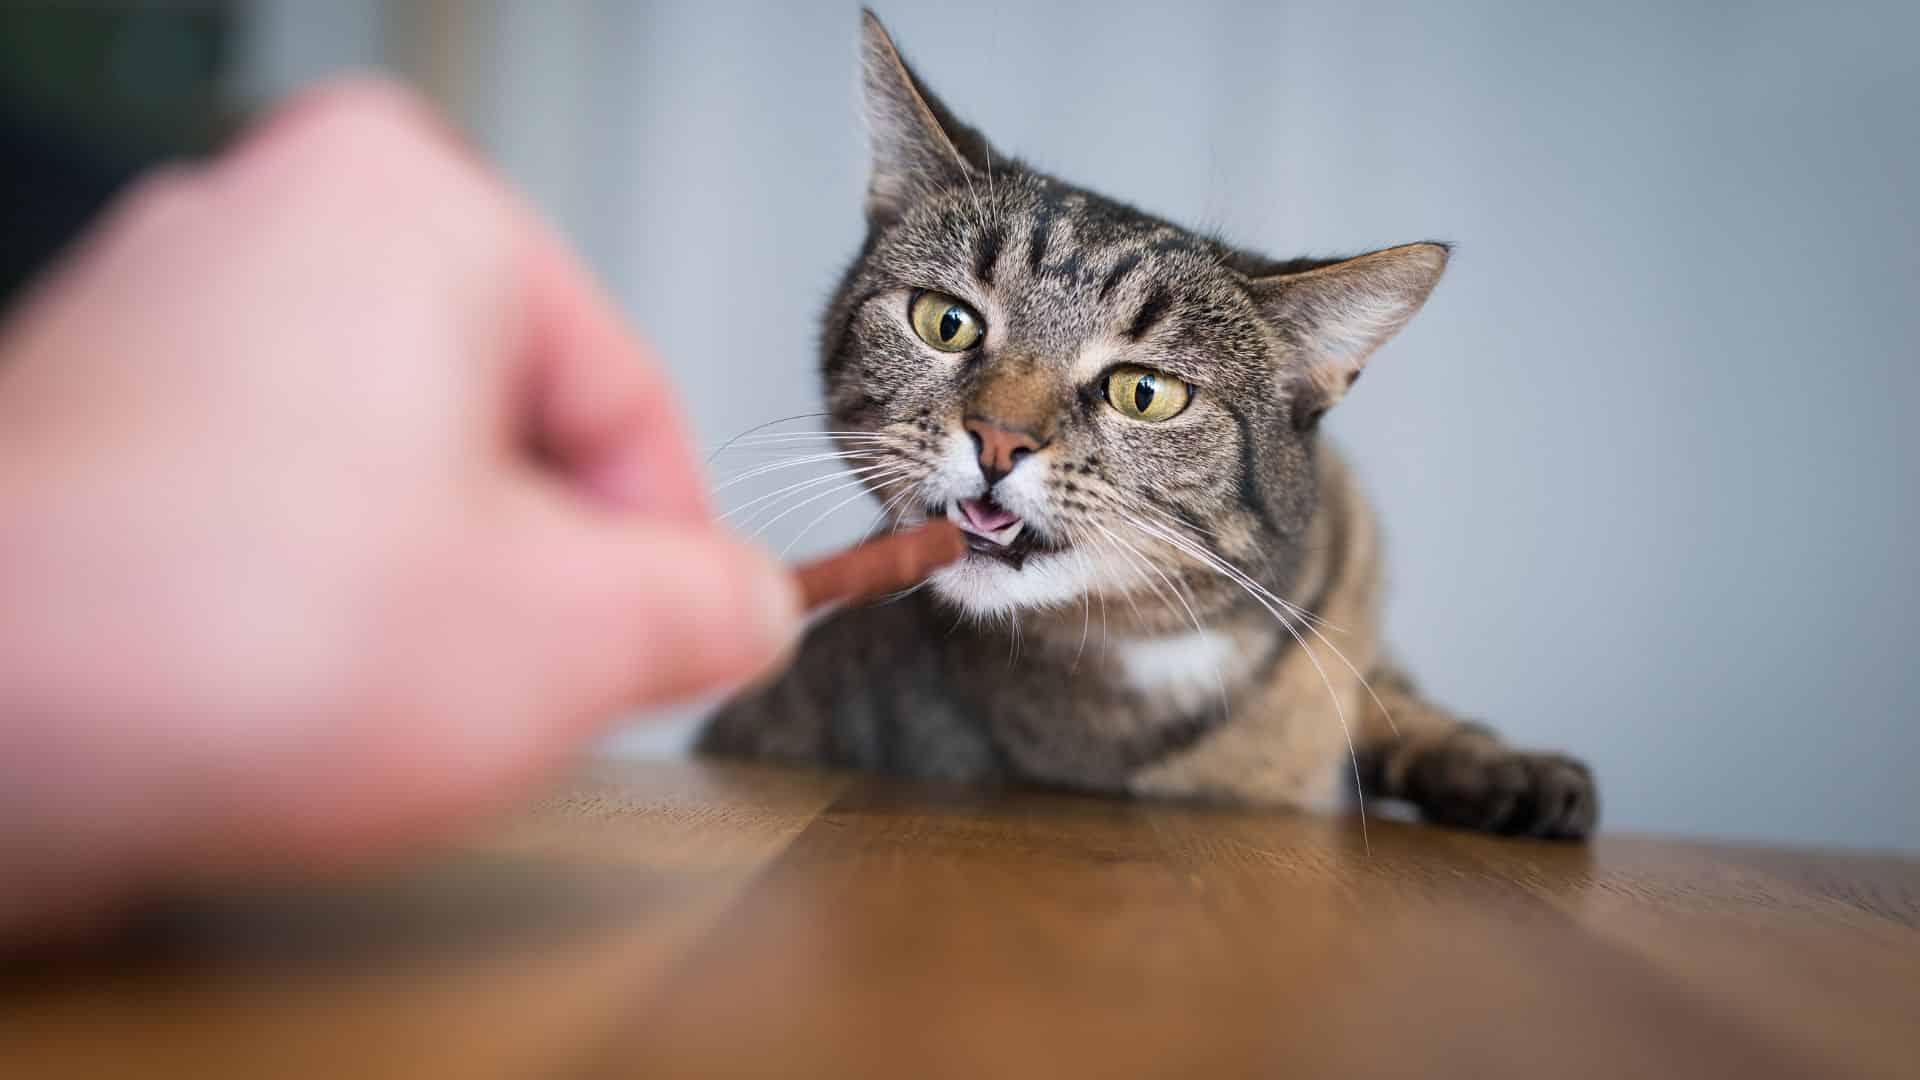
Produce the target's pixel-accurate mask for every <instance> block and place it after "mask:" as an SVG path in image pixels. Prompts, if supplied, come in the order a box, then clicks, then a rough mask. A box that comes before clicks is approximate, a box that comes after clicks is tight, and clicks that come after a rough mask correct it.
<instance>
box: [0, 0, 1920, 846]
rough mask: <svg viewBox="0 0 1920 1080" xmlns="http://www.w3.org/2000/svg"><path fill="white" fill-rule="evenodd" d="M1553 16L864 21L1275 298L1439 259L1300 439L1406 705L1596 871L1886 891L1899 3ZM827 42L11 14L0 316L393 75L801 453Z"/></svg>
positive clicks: (682, 352) (823, 205) (1904, 575)
mask: <svg viewBox="0 0 1920 1080" xmlns="http://www.w3.org/2000/svg"><path fill="white" fill-rule="evenodd" d="M1549 7H1553V8H1555V9H1559V8H1560V7H1561V6H1560V5H1527V4H1519V3H1505V4H1500V3H1484V4H1480V3H1455V4H1445V5H1435V4H1426V3H1419V2H1417V0H1411V2H1405V3H1333V2H1322V3H1232V2H1225V0H1220V2H1195V3H1188V4H1183V5H1180V6H1179V7H1178V8H1177V9H1176V8H1175V7H1173V6H1164V7H1154V6H1150V5H1105V6H1104V7H1103V9H1102V10H1101V11H1100V12H1099V14H1098V15H1097V16H1096V15H1094V14H1093V13H1091V12H1090V10H1089V9H1088V8H1087V7H1086V6H1085V5H1078V4H1068V3H1047V2H1022V3H1013V2H1011V0H1007V2H997V3H982V4H970V5H952V4H936V3H931V2H924V0H891V2H886V0H883V2H881V3H880V4H879V5H878V8H879V14H880V15H881V17H882V18H883V19H885V20H886V21H887V22H888V25H889V26H890V28H891V29H892V31H893V32H894V35H895V37H896V38H897V40H898V41H899V42H900V43H901V45H902V47H903V49H904V50H905V51H906V53H907V54H908V56H909V58H910V59H912V60H913V61H914V62H915V64H916V66H917V67H918V68H919V70H920V73H921V75H922V76H923V77H924V78H925V79H926V80H927V81H928V82H929V83H930V84H931V85H932V86H933V87H934V88H935V90H936V91H937V92H939V93H940V94H941V95H942V96H943V97H945V98H946V99H947V101H948V103H949V104H950V105H952V106H953V107H954V108H955V110H956V111H957V112H959V114H960V115H962V116H963V117H965V118H967V119H968V120H970V121H971V122H973V123H975V124H977V125H978V126H980V127H981V128H982V129H983V130H984V131H985V132H986V133H987V134H988V136H989V137H990V138H992V139H993V140H994V141H995V142H996V143H997V144H998V145H999V146H1000V147H1001V148H1002V149H1003V150H1005V151H1007V152H1010V153H1012V154H1015V155H1018V156H1021V157H1025V158H1027V159H1028V160H1030V161H1033V162H1035V163H1037V164H1038V165H1040V166H1041V167H1043V168H1046V169H1048V170H1050V171H1053V172H1056V173H1058V174H1059V175H1061V176H1063V177H1065V178H1067V179H1069V180H1073V181H1077V182H1081V183H1085V184H1088V185H1089V186H1092V187H1095V188H1097V189H1100V190H1102V191H1104V192H1106V193H1108V194H1111V195H1114V196H1117V197H1120V198H1122V199H1125V200H1128V201H1132V202H1136V203H1138V204H1140V205H1142V206H1143V207H1145V208H1147V209H1150V210H1153V211H1157V212H1161V213H1164V214H1167V215H1169V216H1171V217H1173V218H1175V219H1176V220H1181V221H1184V222H1187V223H1189V224H1197V225H1205V226H1210V227H1214V228H1217V229H1219V230H1220V231H1222V232H1223V233H1224V235H1225V236H1227V237H1228V238H1229V239H1231V240H1233V241H1235V242H1238V243H1241V244H1245V245H1247V246H1252V247H1257V248H1262V249H1265V250H1267V251H1269V252H1270V253H1273V254H1277V255H1292V254H1299V253H1335V252H1349V251H1359V250H1363V249H1368V248H1374V247H1381V246H1385V245H1389V244H1395V243H1402V242H1406V241H1411V240H1419V239H1430V238H1438V239H1447V240H1452V241H1454V242H1455V243H1456V244H1457V245H1458V248H1457V250H1456V257H1455V260H1454V262H1453V265H1452V268H1451V269H1450V271H1449V273H1448V276H1447V279H1446V280H1445V281H1444V282H1443V283H1442V284H1441V286H1440V288H1439V290H1438V292H1437V293H1436V294H1435V295H1434V297H1433V299H1432V301H1431V302H1430V303H1429V304H1428V306H1427V309H1426V310H1425V312H1424V313H1423V314H1422V315H1421V316H1420V317H1419V318H1418V319H1416V320H1415V321H1414V322H1413V324H1412V325H1411V326H1410V327H1409V329H1408V330H1407V331H1406V332H1405V333H1404V334H1403V335H1402V336H1401V338H1400V339H1399V340H1398V341H1396V342H1395V343H1394V344H1392V345H1390V346H1389V347H1388V348H1387V349H1386V350H1384V351H1383V352H1382V353H1381V354H1380V355H1379V356H1378V357H1376V358H1375V360H1374V362H1373V369H1374V373H1373V376H1372V377H1371V378H1369V379H1367V380H1366V381H1365V382H1364V383H1363V384H1362V385H1361V388H1360V389H1359V390H1358V392H1357V393H1356V394H1355V395H1354V396H1353V397H1351V398H1350V399H1349V400H1348V401H1347V402H1346V403H1345V404H1344V405H1342V407H1341V408H1340V409H1339V410H1337V411H1336V413H1335V414H1334V418H1333V420H1332V422H1331V429H1332V432H1333V434H1334V436H1335V437H1336V438H1337V439H1338V440H1339V441H1340V442H1342V443H1343V444H1344V445H1345V447H1346V448H1347V449H1348V450H1349V452H1350V453H1351V455H1352V456H1353V457H1354V458H1355V459H1356V460H1357V463H1358V466H1359V468H1360V471H1361V474H1362V476H1363V478H1364V480H1365V482H1366V484H1367V486H1368V487H1369V488H1370V489H1371V490H1372V492H1373V494H1374V495H1375V497H1376V498H1377V500H1378V502H1379V504H1380V506H1381V508H1382V510H1383V512H1384V514H1385V519H1386V523H1387V527H1388V530H1389V542H1390V544H1391V548H1392V567H1393V572H1394V577H1395V581H1396V585H1395V591H1394V593H1393V601H1392V608H1391V625H1392V627H1393V632H1394V640H1395V641H1396V642H1397V644H1398V646H1399V647H1400V649H1401V650H1402V651H1403V652H1404V654H1405V656H1406V658H1407V659H1408V660H1409V661H1410V663H1411V664H1412V666H1413V668H1414V670H1415V671H1416V672H1418V673H1419V675H1420V676H1421V677H1422V678H1423V679H1424V680H1425V681H1426V683H1427V684H1428V685H1429V686H1430V688H1431V689H1432V690H1433V691H1434V693H1435V694H1436V695H1437V696H1438V697H1439V698H1440V699H1441V700H1443V701H1447V702H1450V703H1453V704H1456V705H1458V706H1459V707H1461V708H1462V709H1463V710H1465V711H1467V712H1470V713H1473V714H1477V715H1479V716H1483V717H1485V718H1487V719H1489V720H1491V721H1492V722H1493V723H1495V724H1496V725H1497V726H1499V727H1500V728H1502V729H1503V730H1504V731H1506V732H1508V733H1509V734H1510V735H1511V736H1512V737H1513V738H1514V739H1515V740H1516V741H1519V742H1523V743H1532V744H1539V745H1542V746H1550V747H1556V748H1564V749H1568V750H1571V751H1573V752H1575V753H1578V754H1579V755H1581V756H1583V757H1585V758H1587V759H1588V760H1590V761H1591V762H1592V763H1593V764H1594V765H1595V767H1596V768H1597V769H1598V771H1599V773H1600V776H1601V782H1602V789H1603V794H1604V798H1605V802H1606V810H1605V815H1604V816H1605V822H1604V823H1605V824H1606V825H1607V826H1609V827H1612V828H1625V829H1653V830H1661V831H1667V832H1679V833H1689V834H1699V835H1712V836H1722V837H1744V838H1755V839H1764V840H1769V841H1775V842H1789V843H1794V842H1799V843H1822V844H1846V845H1856V846H1874V847H1894V848H1904V849H1908V850H1920V797H1916V794H1915V792H1916V784H1915V775H1916V770H1917V769H1920V724H1917V723H1916V720H1917V719H1920V663H1916V661H1915V659H1914V658H1913V657H1912V656H1911V653H1912V651H1913V649H1914V647H1915V645H1916V643H1917V642H1920V615H1917V614H1916V611H1917V610H1920V589H1916V585H1915V581H1916V574H1915V563H1914V559H1913V557H1912V556H1911V555H1910V554H1909V549H1908V548H1907V546H1906V545H1907V543H1909V542H1911V539H1912V538H1913V537H1914V536H1915V534H1916V525H1920V520H1917V519H1920V499H1916V496H1915V492H1914V487H1915V465H1916V463H1917V462H1916V455H1915V443H1914V435H1913V434H1912V432H1911V429H1910V428H1909V427H1908V426H1907V424H1906V423H1905V422H1904V414H1905V411H1906V410H1907V409H1908V408H1911V407H1912V406H1913V405H1914V404H1915V403H1916V402H1917V401H1920V347H1917V346H1916V342H1920V210H1916V209H1915V204H1914V202H1913V193H1914V192H1915V191H1917V190H1920V128H1917V127H1916V121H1915V116H1916V112H1917V111H1920V59H1916V57H1920V54H1917V53H1916V52H1915V51H1914V49H1913V42H1914V41H1915V40H1916V39H1920V5H1915V4H1912V3H1910V2H1898V0H1895V2H1887V3H1861V4H1853V5H1838V6H1826V7H1821V8H1818V9H1815V8H1813V7H1809V6H1804V5H1796V4H1768V3H1732V4H1716V5H1672V4H1666V3H1647V2H1624V3H1614V4H1608V5H1591V7H1592V10H1591V11H1589V12H1587V13H1584V14H1574V13H1569V12H1567V11H1565V10H1553V11H1549V10H1547V9H1548V8H1549ZM856 14H857V7H855V6H854V5H852V4H839V3H833V4H824V3H822V4H778V3H773V2H763V3H742V2H693V0H682V2H665V0H662V2H653V3H619V2H611V0H608V2H600V3H585V2H567V0H558V2H554V3H543V4H534V3H515V2H509V0H492V2H482V0H475V2H468V3H462V2H458V0H414V2H378V0H334V2H328V3H317V2H307V0H253V2H232V3H224V4H212V3H202V4H195V3H165V4H124V3H122V4H108V3H88V4H43V5H42V4H31V3H28V4H22V3H18V2H14V3H8V4H6V5H4V6H0V226H4V232H0V295H5V294H10V293H12V292H13V291H15V290H17V288H18V286H19V284H20V283H21V282H22V281H23V280H25V279H26V278H27V277H28V276H29V275H30V274H31V273H32V272H33V271H34V269H35V268H36V267H38V266H40V265H42V264H43V263H44V261H45V260H46V259H47V258H48V257H49V255H50V254H51V253H52V252H54V251H57V250H58V248H59V246H60V245H61V244H62V243H64V242H65V240H66V239H67V238H68V237H69V236H71V234H72V233H73V231H74V230H76V229H78V228H80V227H82V226H83V225H84V223H85V222H86V220H88V218H89V217H90V216H91V214H92V213H94V212H95V211H96V210H97V209H98V207H99V206H100V205H101V203H102V202H103V201H104V200H105V199H107V198H108V197H110V195H111V193H112V192H113V191H114V190H115V189H116V188H117V187H118V186H119V185H120V184H122V183H124V182H125V181H126V180H127V179H128V178H129V177H130V176H132V175H135V174H136V173H137V172H138V171H139V170H140V169H141V168H143V167H145V166H147V165H149V164H151V163H152V162H154V161H156V160H161V159H164V158H167V157H172V156H179V155H189V154H193V153H197V152H202V151H204V150H205V149H206V148H208V147H210V146H213V145H216V144H217V143H218V141H219V140H220V139H221V138H222V137H223V136H224V134H225V133H226V132H229V131H231V130H232V129H233V127H234V126H235V125H236V123H238V122H239V121H240V120H241V118H243V117H245V116H246V115H248V114H249V113H250V112H251V111H254V110H256V109H258V108H259V107H260V106H261V105H262V104H263V103H266V102H269V101H271V100H273V99H274V98H276V97H277V96H279V95H282V94H284V93H286V92H288V91H291V90H293V89H296V88H298V87H300V86H303V85H305V84H307V83H310V82H311V81H313V80H315V79H318V78H321V77H324V76H326V75H328V74H331V73H334V72H337V71H341V70H347V69H366V68H383V69H386V70H388V71H391V72H394V73H396V74H398V75H400V76H401V77H403V78H406V79H407V80H409V81H411V82H413V83H415V84H416V85H418V86H420V87H422V88H423V89H424V90H425V91H426V92H427V93H428V94H430V95H431V96H432V97H433V98H435V99H436V100H437V101H438V102H440V104H441V105H442V106H443V107H444V108H445V109H447V110H448V111H449V112H450V113H451V114H452V115H453V116H455V117H456V118H457V119H458V121H459V122H460V123H462V124H463V125H465V126H466V127H467V128H468V129H469V130H470V131H471V132H472V133H473V134H474V136H475V137H476V138H477V139H478V140H479V142H480V143H481V144H482V145H483V146H484V147H485V148H486V149H487V150H488V151H489V153H491V155H492V156H493V158H494V159H495V161H497V162H498V164H499V166H500V167H501V168H502V169H503V170H504V171H505V172H506V173H508V174H509V175H510V176H511V177H512V178H513V179H514V180H515V181H516V182H517V183H518V184H519V185H520V186H521V187H522V188H524V189H525V190H526V191H527V192H528V193H529V194H530V195H531V197H532V198H533V199H534V200H535V201H536V202H537V203H538V204H539V205H540V206H542V207H543V208H544V209H545V210H546V211H547V212H548V213H549V214H550V215H552V217H553V219H554V220H555V221H556V222H557V223H558V224H559V226H560V227H561V228H562V229H563V230H564V231H565V232H566V233H567V234H568V235H569V236H570V237H571V238H572V240H573V242H574V243H575V244H576V245H577V246H578V247H579V249H580V250H581V251H582V252H583V253H584V256H585V257H586V259H587V260H588V261H589V262H590V263H591V264H592V265H593V266H594V267H595V268H596V269H597V270H598V271H599V272H600V273H601V274H602V275H604V276H605V278H606V280H607V281H608V282H609V283H610V286H611V288H612V291H613V292H614V294H615V295H616V296H617V297H618V298H619V299H620V301H621V302H622V303H623V304H624V306H625V307H626V309H627V310H628V311H629V312H630V313H631V315H632V316H633V318H634V319H635V320H636V321H637V322H638V323H640V324H641V325H642V326H644V327H645V329H646V331H647V333H648V334H649V335H650V336H651V337H652V338H653V339H654V341H655V342H656V343H657V344H658V345H659V346H660V348H661V350H662V351H663V353H664V354H665V356H666V358H667V362H668V364H669V365H670V367H671V369H672V371H673V374H674V376H675V378H676V380H677V382H678V385H679V387H680V390H681V392H682V393H683V394H684V395H685V397H686V399H687V402H688V405H689V408H690V410H691V412H692V415H693V419H694V422H695V425H696V427H697V429H698V432H699V435H700V438H701V440H702V442H703V443H704V444H706V445H708V446H717V445H718V444H719V443H721V442H722V441H724V440H725V439H726V438H727V437H729V436H731V435H734V434H736V433H739V432H741V431H742V430H744V429H746V428H748V427H750V426H752V425H754V424H757V423H761V422H763V421H768V420H772V419H775V418H778V417H783V416H789V415H791V414H795V413H805V412H809V411H811V410H814V409H816V408H818V405H817V400H818V390H817V386H816V383H815V379H814V374H813V373H814V368H815V355H814V347H813V346H814V336H815V327H816V322H817V317H818V312H819V309H820V307H821V305H822V303H823V302H824V300H825V298H826V296H827V294H828V291H829V289H830V287H831V285H832V283H833V280H834V277H835V275H836V274H837V273H838V272H839V270H840V269H841V267H842V266H843V265H844V262H845V261H846V260H847V259H848V258H849V257H850V256H851V255H852V253H853V251H854V250H855V248H856V246H857V244H858V241H859V238H860V234H861V229H862V224H861V219H860V209H859V208H860V195H861V191H862V184H863V178H864V170H865V143H864V132H863V128H862V126H861V122H860V119H859V114H858V106H857V95H856V87H855V80H854V71H855V67H854V65H855V53H854V41H855V32H856ZM805 424H806V422H805V421H799V422H795V423H794V424H791V425H789V427H791V428H794V429H802V428H804V427H805ZM767 460H768V459H766V458H764V457H755V456H753V455H744V456H742V455H732V454H729V455H723V456H721V457H720V458H719V459H718V460H717V461H716V462H715V465H714V471H715V473H716V475H717V476H718V477H721V478H724V477H727V476H731V475H735V474H738V473H740V472H742V471H744V470H746V469H748V468H751V467H753V466H755V465H759V464H763V463H765V462H766V461H767ZM800 475H805V474H804V473H803V472H798V471H794V472H786V473H782V474H779V476H777V477H774V479H789V480H790V479H794V478H797V477H798V476H800ZM821 475H825V474H824V473H822V474H821ZM758 482H764V479H763V481H755V482H746V483H742V484H739V485H736V486H734V487H732V488H730V489H729V490H728V492H727V495H728V496H729V499H728V501H729V502H730V503H731V504H734V505H738V504H739V503H741V502H744V501H745V500H746V499H747V498H749V497H751V496H752V495H754V494H756V489H755V487H754V484H755V483H758ZM832 489H833V485H832V484H830V483H829V484H825V485H823V486H822V487H821V489H820V490H822V491H831V490H832ZM760 490H767V489H764V488H763V489H760ZM839 502H840V500H839V498H838V497H835V498H826V499H822V500H820V501H817V502H815V503H813V504H811V505H808V506H805V507H804V508H802V509H799V510H798V511H797V512H794V513H791V514H788V515H786V516H785V517H783V518H781V519H780V520H777V521H773V522H772V523H771V524H770V525H769V526H768V527H767V529H766V531H765V533H764V534H763V535H764V538H765V539H766V540H767V541H768V542H769V543H771V544H772V546H773V547H774V548H775V549H776V550H781V549H789V550H790V552H791V554H793V555H796V556H797V555H800V554H803V553H807V552H812V551H818V550H824V549H826V548H828V547H830V546H833V545H835V544H838V543H843V542H845V541H847V540H848V539H850V538H852V537H854V536H856V535H858V534H859V533H860V532H861V531H862V530H863V529H864V528H865V527H866V525H867V524H868V523H869V522H870V521H871V519H872V513H873V508H872V507H871V506H868V505H864V504H862V503H859V502H856V503H850V504H845V505H837V504H839ZM776 505H785V504H776ZM823 512H824V516H819V515H821V514H822V513H823ZM768 516H770V515H762V516H761V518H760V520H763V521H764V519H765V518H766V517H768ZM751 520H752V519H751V518H749V521H750V522H751ZM687 723H688V718H687V717H684V716H683V717H678V718H674V719H672V721H671V722H669V723H666V724H658V723H656V724H652V725H648V726H644V727H640V728H637V729H636V730H635V732H634V733H632V734H629V735H625V736H622V737H620V738H618V739H616V740H614V742H613V744H612V746H611V748H610V749H611V750H612V751H613V752H617V753H671V752H676V750H677V748H678V747H679V746H680V745H681V744H682V742H683V741H684V737H685V731H686V725H687Z"/></svg>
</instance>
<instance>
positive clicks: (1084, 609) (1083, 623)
mask: <svg viewBox="0 0 1920 1080" xmlns="http://www.w3.org/2000/svg"><path fill="white" fill-rule="evenodd" d="M1063 531H1064V532H1065V533H1066V534H1067V542H1068V543H1070V544H1072V545H1073V550H1074V553H1075V554H1076V555H1078V556H1079V559H1080V568H1081V571H1082V572H1083V573H1085V574H1087V576H1088V577H1089V578H1091V577H1092V576H1093V574H1092V570H1093V568H1092V567H1091V566H1089V565H1088V563H1087V553H1086V549H1085V548H1083V547H1081V545H1080V537H1079V535H1078V534H1077V533H1075V531H1074V530H1073V529H1071V528H1064V527H1063ZM1092 621H1093V596H1092V590H1090V589H1082V590H1080V645H1079V647H1078V648H1076V649H1074V650H1073V666H1072V667H1069V668H1068V669H1067V675H1068V677H1069V678H1071V677H1072V676H1074V675H1078V674H1079V673H1080V657H1081V655H1082V654H1084V653H1085V652H1086V651H1087V630H1088V629H1089V627H1090V625H1091V623H1092Z"/></svg>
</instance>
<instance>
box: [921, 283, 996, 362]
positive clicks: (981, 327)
mask: <svg viewBox="0 0 1920 1080" xmlns="http://www.w3.org/2000/svg"><path fill="white" fill-rule="evenodd" d="M907 315H908V317H909V319H910V320H911V321H912V322H913V332H914V333H916V334H919V335H920V340H921V341H924V342H926V343H927V344H929V345H931V346H933V347H934V348H936V349H939V350H940V351H941V352H965V351H967V350H968V349H971V348H973V347H974V345H975V344H977V343H978V342H979V341H980V335H982V334H984V333H986V331H987V328H986V325H985V324H984V323H982V322H981V321H980V316H979V315H977V314H975V313H974V310H973V309H972V308H970V307H968V306H967V305H965V304H963V303H961V302H960V301H958V300H955V299H954V298H953V297H951V296H948V295H947V294H946V293H937V292H923V293H921V294H919V295H918V296H915V297H914V298H913V306H912V307H910V308H908V309H907Z"/></svg>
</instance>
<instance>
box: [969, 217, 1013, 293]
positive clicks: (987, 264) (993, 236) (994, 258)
mask: <svg viewBox="0 0 1920 1080" xmlns="http://www.w3.org/2000/svg"><path fill="white" fill-rule="evenodd" d="M1005 240H1006V236H1005V234H1004V233H1002V232H1001V230H1000V229H999V227H998V226H995V227H993V228H989V229H986V230H984V231H982V232H981V234H980V246H979V247H978V248H977V249H975V251H974V255H973V276H974V277H976V278H979V279H980V284H982V285H992V284H993V270H994V267H995V266H997V265H999V262H1000V246H1001V244H1003V243H1004V242H1005Z"/></svg>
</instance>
